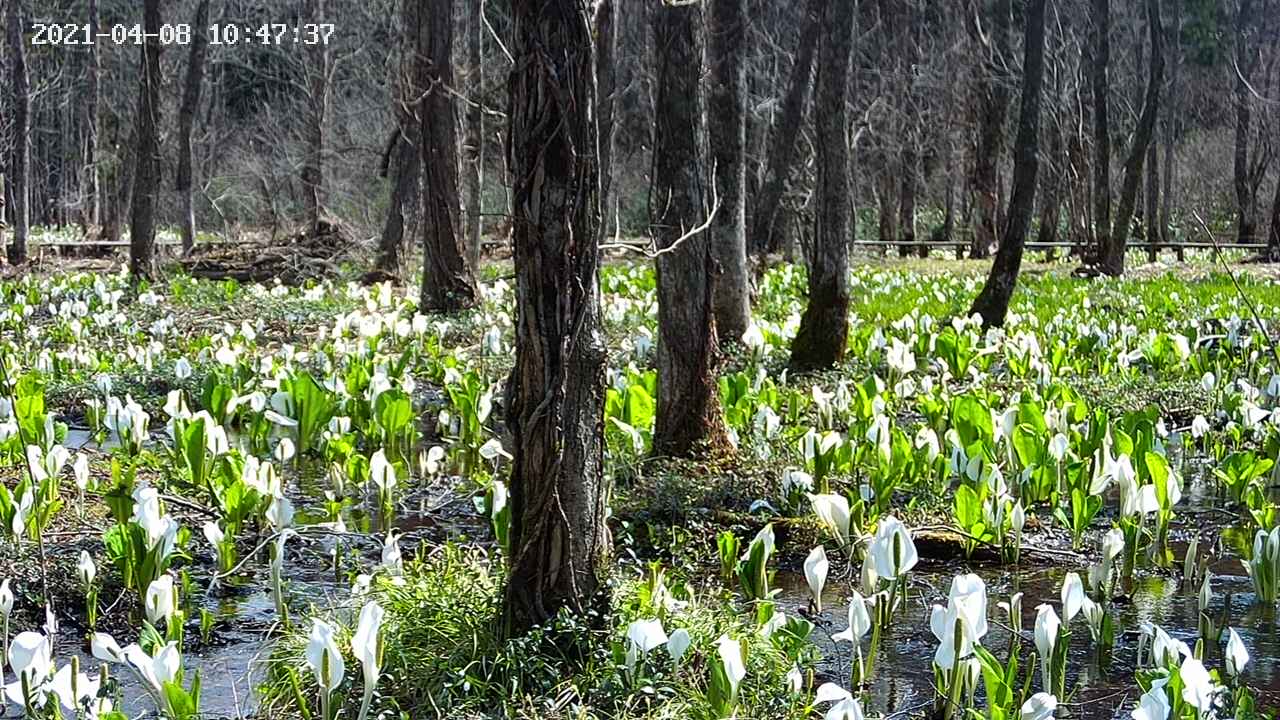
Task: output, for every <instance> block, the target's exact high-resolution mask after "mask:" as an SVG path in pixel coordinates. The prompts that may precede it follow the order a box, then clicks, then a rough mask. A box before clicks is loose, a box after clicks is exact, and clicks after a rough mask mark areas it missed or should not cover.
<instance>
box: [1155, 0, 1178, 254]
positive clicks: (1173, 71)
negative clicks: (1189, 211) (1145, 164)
mask: <svg viewBox="0 0 1280 720" xmlns="http://www.w3.org/2000/svg"><path fill="white" fill-rule="evenodd" d="M1170 9H1171V10H1172V11H1173V17H1172V18H1171V19H1170V23H1169V35H1168V41H1169V47H1170V48H1172V50H1173V55H1172V62H1171V63H1170V68H1169V93H1168V95H1166V96H1165V98H1166V99H1165V102H1164V106H1165V112H1164V132H1163V133H1162V137H1163V140H1164V182H1163V183H1162V184H1163V185H1164V195H1163V196H1162V197H1161V198H1160V242H1161V244H1163V245H1164V246H1165V247H1168V246H1169V245H1171V244H1172V243H1173V240H1174V237H1173V177H1174V175H1173V165H1174V157H1175V155H1174V150H1175V141H1176V140H1177V133H1178V132H1180V131H1181V130H1180V122H1179V118H1178V113H1179V112H1180V108H1179V103H1178V97H1179V95H1178V87H1179V86H1178V67H1179V66H1180V65H1182V49H1181V43H1182V15H1181V9H1180V8H1179V3H1176V2H1175V3H1171V5H1170ZM1175 251H1176V252H1177V257H1178V262H1182V261H1183V252H1182V243H1181V242H1179V243H1178V244H1177V246H1176V248H1175Z"/></svg>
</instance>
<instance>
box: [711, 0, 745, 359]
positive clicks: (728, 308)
mask: <svg viewBox="0 0 1280 720" xmlns="http://www.w3.org/2000/svg"><path fill="white" fill-rule="evenodd" d="M708 4H709V6H710V10H711V13H710V14H711V16H710V18H709V22H708V23H707V27H708V34H709V35H710V48H709V49H710V52H709V53H708V54H707V55H708V61H709V63H710V64H711V78H710V79H711V83H710V92H709V95H708V107H707V121H708V128H709V130H710V136H711V161H712V166H713V172H714V182H715V189H716V194H718V195H719V199H720V208H719V209H718V210H717V211H716V215H715V218H714V219H713V220H712V224H711V228H710V232H711V255H712V259H713V261H714V263H715V265H716V266H717V267H716V272H715V275H714V276H713V278H712V296H711V305H712V309H713V311H714V313H715V317H716V330H717V331H718V332H719V334H720V336H721V337H722V338H725V339H727V340H730V341H734V342H736V341H737V340H738V339H739V338H741V337H742V334H743V333H745V332H746V331H747V326H748V325H749V324H750V322H751V295H750V291H749V289H748V282H749V281H748V278H747V215H746V194H747V163H746V145H747V123H746V117H745V115H746V104H747V85H746V66H745V65H744V63H743V55H744V54H745V52H746V26H747V12H746V10H747V9H746V0H709V3H708Z"/></svg>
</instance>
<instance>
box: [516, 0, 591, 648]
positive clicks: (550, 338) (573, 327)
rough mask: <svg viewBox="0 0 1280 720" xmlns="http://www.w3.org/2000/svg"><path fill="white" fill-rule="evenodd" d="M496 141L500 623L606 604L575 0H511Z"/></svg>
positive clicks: (587, 42) (584, 47) (586, 116)
mask: <svg viewBox="0 0 1280 720" xmlns="http://www.w3.org/2000/svg"><path fill="white" fill-rule="evenodd" d="M511 38H512V40H511V43H512V44H511V52H512V54H513V56H514V59H515V63H514V64H513V66H512V71H511V78H510V99H511V104H510V114H509V118H510V124H509V138H510V142H509V151H508V161H509V162H510V167H511V174H512V182H513V189H512V195H513V218H512V221H513V222H512V238H513V241H514V245H515V267H516V312H517V318H516V324H515V325H516V362H515V367H514V369H513V370H512V372H511V379H510V381H509V383H508V388H509V393H508V398H509V399H510V406H509V408H508V410H507V426H508V429H509V430H510V432H511V434H512V437H513V438H514V443H513V445H512V455H513V458H512V463H511V466H512V469H511V480H510V481H511V535H510V548H511V557H510V560H509V563H510V573H509V575H508V579H507V587H506V592H505V597H504V614H505V630H506V633H507V634H508V635H518V634H520V633H523V632H524V631H526V630H528V629H530V628H533V627H535V626H537V625H541V624H542V623H544V622H546V621H548V620H550V619H551V618H553V617H555V616H556V614H557V613H558V612H559V611H560V610H561V609H564V608H569V609H570V610H572V611H575V612H577V613H579V614H582V613H585V612H587V611H588V609H590V608H591V607H592V606H593V605H594V604H595V603H596V602H597V601H599V602H602V603H603V602H608V599H607V596H606V594H605V593H602V592H600V591H601V590H602V589H604V576H605V572H606V568H607V564H606V559H607V557H608V552H609V541H608V530H607V526H606V509H605V501H606V498H607V497H608V494H609V493H608V486H607V484H606V479H605V474H604V467H603V466H604V447H603V435H604V432H603V431H604V427H603V426H604V366H605V348H604V343H603V334H602V331H601V328H600V284H599V275H598V263H599V249H598V240H599V238H600V229H601V226H600V217H601V213H600V196H599V192H600V171H599V167H598V166H597V164H596V154H597V150H598V147H599V145H600V138H599V130H598V128H597V126H596V118H595V113H594V110H593V104H594V102H595V84H594V71H595V70H594V67H593V59H592V51H593V44H592V42H591V27H590V16H589V14H588V9H587V6H586V2H585V0H514V1H513V2H512V32H511Z"/></svg>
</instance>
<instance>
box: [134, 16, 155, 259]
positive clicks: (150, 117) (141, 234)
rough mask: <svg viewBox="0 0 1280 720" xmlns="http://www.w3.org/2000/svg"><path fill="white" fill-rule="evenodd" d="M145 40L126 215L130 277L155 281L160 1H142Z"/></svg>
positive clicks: (139, 79) (139, 72)
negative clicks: (133, 159)
mask: <svg viewBox="0 0 1280 720" xmlns="http://www.w3.org/2000/svg"><path fill="white" fill-rule="evenodd" d="M142 12H143V15H142V18H143V20H142V24H143V30H144V32H145V33H146V40H145V41H144V42H143V43H142V57H141V63H140V66H139V69H138V119H137V158H136V165H135V168H136V169H135V170H134V173H133V192H132V195H133V202H132V204H131V207H130V211H129V273H130V274H131V275H132V276H133V279H134V281H135V282H136V281H138V280H151V279H153V278H154V277H155V272H156V269H155V245H156V224H155V212H156V202H157V200H158V199H159V196H160V137H159V129H158V128H159V125H160V86H161V83H162V78H161V77H160V47H161V46H160V0H145V2H144V4H143V11H142Z"/></svg>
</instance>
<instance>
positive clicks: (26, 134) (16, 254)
mask: <svg viewBox="0 0 1280 720" xmlns="http://www.w3.org/2000/svg"><path fill="white" fill-rule="evenodd" d="M8 6H9V7H8V12H7V13H6V16H7V17H6V23H7V24H8V32H7V35H8V39H9V63H10V68H9V73H10V78H11V80H12V83H13V84H12V91H13V134H12V137H13V151H12V152H13V154H12V155H11V156H10V158H9V167H10V172H9V182H8V185H9V192H10V193H11V194H12V196H13V213H12V214H11V218H12V220H11V224H12V225H13V241H12V242H11V243H10V245H9V264H11V265H21V264H22V263H25V262H26V261H27V234H28V231H29V230H30V228H29V225H30V223H31V209H30V206H29V203H30V198H31V86H30V81H29V79H28V77H27V51H26V47H25V46H26V39H25V38H24V32H23V28H24V24H23V23H24V21H25V19H24V18H23V16H22V7H21V3H20V2H19V0H9V2H8Z"/></svg>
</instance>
